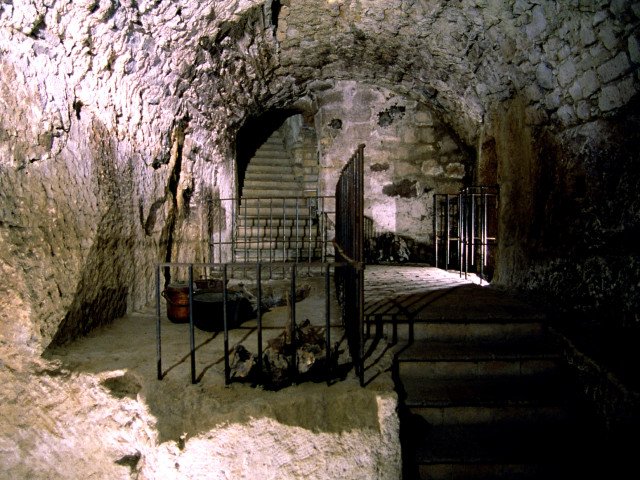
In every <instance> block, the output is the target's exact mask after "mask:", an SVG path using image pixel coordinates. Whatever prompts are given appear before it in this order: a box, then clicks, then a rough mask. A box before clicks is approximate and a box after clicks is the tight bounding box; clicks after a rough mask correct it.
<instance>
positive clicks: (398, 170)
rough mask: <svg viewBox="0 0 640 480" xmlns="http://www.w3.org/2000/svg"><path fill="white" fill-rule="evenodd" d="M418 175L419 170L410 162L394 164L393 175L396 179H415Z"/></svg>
mask: <svg viewBox="0 0 640 480" xmlns="http://www.w3.org/2000/svg"><path fill="white" fill-rule="evenodd" d="M418 174H420V168H419V167H418V166H417V165H415V164H414V163H411V162H402V161H399V162H395V164H394V175H395V176H397V177H400V178H402V177H415V176H416V175H418Z"/></svg>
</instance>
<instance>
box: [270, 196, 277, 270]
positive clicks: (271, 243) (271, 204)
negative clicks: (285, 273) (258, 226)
mask: <svg viewBox="0 0 640 480" xmlns="http://www.w3.org/2000/svg"><path fill="white" fill-rule="evenodd" d="M275 248H276V245H275V244H274V242H273V198H270V199H269V264H271V263H272V262H273V260H274V256H275V251H274V249H275ZM272 276H273V269H272V268H271V265H269V279H271V278H272Z"/></svg>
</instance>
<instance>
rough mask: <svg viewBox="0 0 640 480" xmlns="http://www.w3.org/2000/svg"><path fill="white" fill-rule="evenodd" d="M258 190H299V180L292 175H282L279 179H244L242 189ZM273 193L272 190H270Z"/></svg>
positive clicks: (246, 190)
mask: <svg viewBox="0 0 640 480" xmlns="http://www.w3.org/2000/svg"><path fill="white" fill-rule="evenodd" d="M256 190H257V191H259V190H275V191H276V193H277V192H280V191H282V190H287V191H298V190H300V182H298V181H297V180H296V179H295V178H293V177H282V178H280V179H269V180H265V179H256V178H254V177H251V179H245V181H244V187H243V191H244V192H248V191H251V192H253V191H256ZM272 195H273V192H272Z"/></svg>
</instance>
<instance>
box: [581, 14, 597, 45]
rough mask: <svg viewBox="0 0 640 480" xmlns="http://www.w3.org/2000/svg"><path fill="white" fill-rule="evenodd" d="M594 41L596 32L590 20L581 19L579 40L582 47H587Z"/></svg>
mask: <svg viewBox="0 0 640 480" xmlns="http://www.w3.org/2000/svg"><path fill="white" fill-rule="evenodd" d="M595 41H596V34H595V32H594V31H593V27H592V26H591V24H590V22H587V21H585V20H583V21H582V22H581V23H580V42H581V43H582V46H583V47H587V46H589V45H591V44H592V43H594V42H595Z"/></svg>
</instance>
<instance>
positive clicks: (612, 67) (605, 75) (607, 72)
mask: <svg viewBox="0 0 640 480" xmlns="http://www.w3.org/2000/svg"><path fill="white" fill-rule="evenodd" d="M630 67H631V65H630V64H629V59H628V58H627V54H626V53H625V52H620V53H619V54H618V55H616V56H615V57H613V58H612V59H611V60H609V61H608V62H606V63H603V64H602V65H600V66H599V67H598V77H600V80H601V81H602V82H603V83H609V82H610V81H612V80H615V79H617V78H620V77H621V76H622V75H624V74H625V73H626V72H627V71H628V70H629V68H630Z"/></svg>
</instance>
